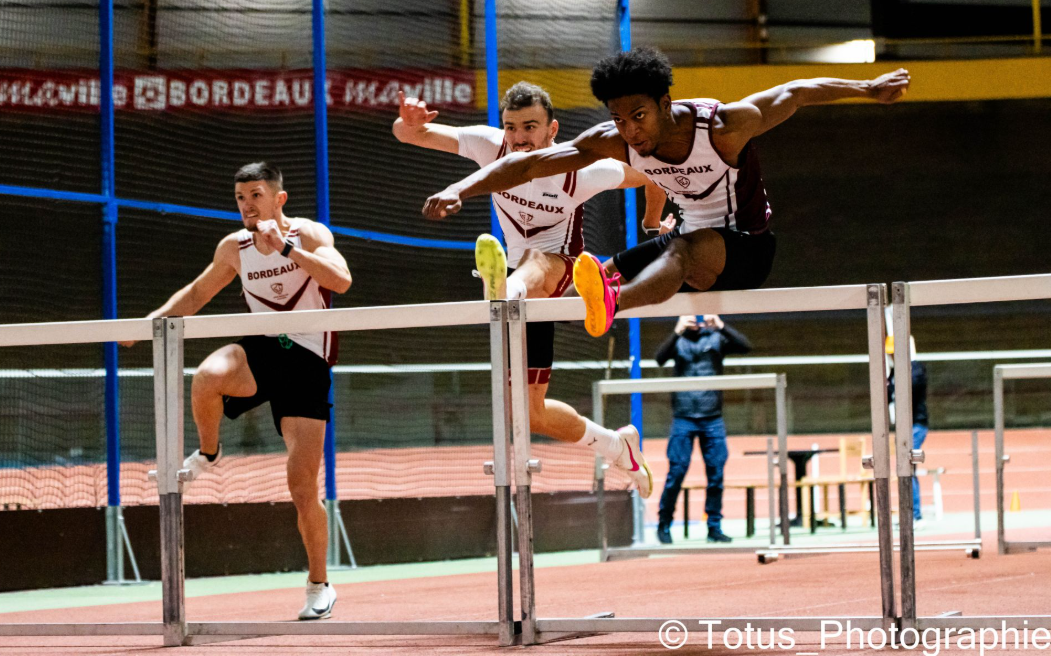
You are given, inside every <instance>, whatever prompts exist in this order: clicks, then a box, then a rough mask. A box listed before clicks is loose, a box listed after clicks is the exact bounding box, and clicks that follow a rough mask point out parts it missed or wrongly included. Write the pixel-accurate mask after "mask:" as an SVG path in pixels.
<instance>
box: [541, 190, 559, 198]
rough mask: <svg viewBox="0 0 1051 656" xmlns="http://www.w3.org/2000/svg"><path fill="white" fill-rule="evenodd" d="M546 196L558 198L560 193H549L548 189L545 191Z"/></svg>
mask: <svg viewBox="0 0 1051 656" xmlns="http://www.w3.org/2000/svg"><path fill="white" fill-rule="evenodd" d="M544 196H545V197H547V198H558V194H552V193H548V192H546V191H545V192H544Z"/></svg>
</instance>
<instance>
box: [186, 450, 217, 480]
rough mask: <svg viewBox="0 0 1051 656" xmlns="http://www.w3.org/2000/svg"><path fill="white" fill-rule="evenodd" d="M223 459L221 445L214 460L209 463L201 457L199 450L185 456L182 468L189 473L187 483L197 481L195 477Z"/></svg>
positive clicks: (205, 458)
mask: <svg viewBox="0 0 1051 656" xmlns="http://www.w3.org/2000/svg"><path fill="white" fill-rule="evenodd" d="M222 459H223V445H222V444H220V445H219V450H218V451H217V452H216V454H215V460H211V461H209V460H208V458H207V457H205V456H203V455H201V450H200V449H197V450H196V451H194V452H193V453H191V454H190V455H188V456H186V460H183V461H182V468H183V469H187V470H189V472H190V475H189V478H187V479H186V480H187V482H189V481H195V480H197V477H198V476H200V475H201V474H203V473H204V472H206V471H208V470H209V469H211V468H212V467H215V466H216V465H218V464H219V461H220V460H222Z"/></svg>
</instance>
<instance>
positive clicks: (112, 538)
mask: <svg viewBox="0 0 1051 656" xmlns="http://www.w3.org/2000/svg"><path fill="white" fill-rule="evenodd" d="M113 68H114V65H113V0H102V2H100V3H99V92H100V99H99V100H100V105H99V118H100V125H99V128H100V135H99V137H100V139H99V144H100V151H101V152H100V161H99V166H100V171H101V178H102V188H101V189H100V192H101V195H102V196H103V203H102V262H101V265H102V318H103V319H116V318H117V202H116V196H117V184H116V171H115V164H114V159H115V154H114V151H115V146H114V118H113V112H114V108H113ZM102 348H103V355H104V358H105V367H106V385H105V401H104V403H105V415H106V506H107V508H106V580H107V581H109V582H121V581H123V579H124V567H123V566H124V556H123V549H122V546H123V543H122V542H121V527H120V521H121V517H120V515H121V513H120V384H119V378H118V370H119V366H120V363H119V357H118V354H117V344H116V343H115V342H107V343H106V344H104V345H103V347H102Z"/></svg>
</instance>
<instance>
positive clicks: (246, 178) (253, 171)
mask: <svg viewBox="0 0 1051 656" xmlns="http://www.w3.org/2000/svg"><path fill="white" fill-rule="evenodd" d="M257 180H263V181H264V182H266V183H267V184H268V185H270V187H271V188H272V189H273V190H274V191H281V190H283V189H284V188H285V178H284V176H282V175H281V169H279V168H277V167H276V166H274V165H273V164H270V163H269V162H252V163H251V164H245V165H244V166H242V167H241V168H239V169H237V173H234V183H238V182H255V181H257Z"/></svg>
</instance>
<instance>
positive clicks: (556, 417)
mask: <svg viewBox="0 0 1051 656" xmlns="http://www.w3.org/2000/svg"><path fill="white" fill-rule="evenodd" d="M547 387H548V383H542V384H541V383H535V384H532V385H530V386H529V426H530V428H531V429H532V431H533V432H534V433H540V434H541V435H547V436H548V437H553V438H555V439H556V440H558V441H559V442H572V443H576V442H579V441H580V440H581V439H583V437H584V429H585V426H586V424H585V420H584V418H583V417H581V416H580V413H578V412H577V411H576V410H574V409H573V408H571V407H570V406H569V405H567V404H565V403H563V402H562V401H556V400H555V399H549V398H547ZM619 453H620V451H619V450H618V452H617V454H618V455H619Z"/></svg>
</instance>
